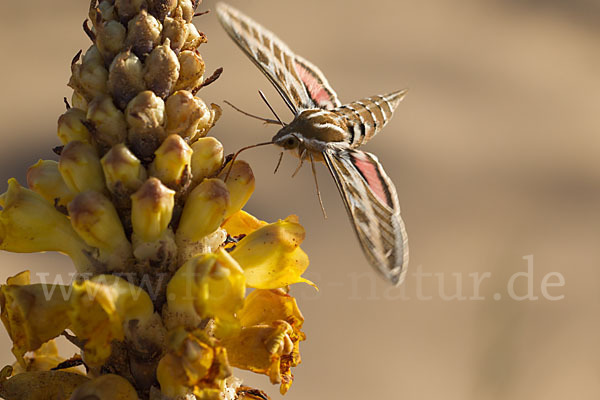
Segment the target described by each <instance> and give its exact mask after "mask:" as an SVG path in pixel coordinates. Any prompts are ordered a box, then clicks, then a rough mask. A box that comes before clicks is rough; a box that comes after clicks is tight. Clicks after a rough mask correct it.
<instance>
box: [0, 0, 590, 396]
mask: <svg viewBox="0 0 600 400" xmlns="http://www.w3.org/2000/svg"><path fill="white" fill-rule="evenodd" d="M232 3H233V4H234V5H237V6H239V7H240V8H241V9H242V10H244V11H245V12H247V13H248V14H249V15H251V16H253V17H254V18H255V19H257V20H258V21H260V22H262V23H263V24H264V25H265V26H267V27H269V28H270V29H271V30H273V31H274V32H276V33H277V34H278V35H279V36H280V37H281V38H282V39H283V40H284V41H286V42H287V43H288V44H289V45H290V47H291V48H293V49H294V50H295V51H297V52H298V53H299V54H301V55H303V56H305V57H306V58H308V59H309V60H311V61H313V62H314V63H315V64H317V65H318V66H320V67H321V69H322V70H323V71H324V72H325V73H326V74H327V76H328V78H329V81H330V82H331V83H332V85H333V86H334V87H335V89H336V90H337V92H338V94H339V96H340V98H341V99H342V100H343V101H351V100H355V99H357V98H360V97H364V96H369V95H374V94H380V93H386V92H388V91H392V90H396V89H399V88H404V87H409V88H410V93H409V95H408V96H407V98H406V99H405V101H404V102H403V103H401V105H400V107H399V108H398V110H397V111H396V114H395V117H394V119H393V121H392V122H391V123H390V124H389V125H388V127H387V128H386V129H385V130H384V132H383V133H381V134H380V135H379V136H378V137H376V138H375V139H374V140H373V141H372V142H371V143H370V144H369V145H368V146H367V147H366V149H367V150H368V151H371V152H374V153H376V154H377V155H378V156H379V157H380V160H381V161H382V162H383V164H384V166H385V168H386V170H387V172H388V173H389V175H390V176H391V177H392V178H393V180H394V181H395V183H396V186H397V189H398V192H399V195H400V202H401V205H402V209H403V216H404V219H405V221H406V225H407V229H408V232H409V239H410V248H411V265H410V272H409V276H408V278H407V281H406V283H405V284H404V285H405V286H404V288H403V289H391V288H390V287H389V286H388V285H387V284H386V283H385V282H384V281H383V280H381V279H380V278H378V277H376V276H375V275H374V273H372V271H371V270H370V267H369V266H368V265H367V263H366V261H365V259H364V258H363V255H362V254H361V251H360V248H359V246H358V244H357V242H356V240H355V238H354V234H353V232H352V230H351V228H350V225H349V222H348V221H347V219H346V214H345V211H344V208H343V207H342V203H341V200H340V199H339V198H338V194H337V191H336V189H335V187H334V184H333V182H332V181H331V179H330V177H329V176H328V173H327V171H326V170H325V168H324V167H323V166H321V168H319V178H320V181H321V188H322V192H323V196H324V201H325V207H326V209H327V212H328V215H329V218H328V219H327V220H323V218H322V216H321V212H320V210H319V206H318V202H317V199H316V196H315V194H314V186H313V182H312V177H311V175H310V169H309V168H308V167H305V169H304V170H303V171H302V172H301V173H300V174H299V176H297V177H296V178H295V179H294V180H291V179H290V175H291V173H292V171H293V170H294V168H295V166H296V161H295V160H294V159H292V158H291V157H290V156H288V157H286V158H285V159H284V162H283V166H282V168H281V170H280V172H279V173H278V174H277V175H275V176H273V174H272V169H273V167H274V165H275V163H276V160H277V155H278V152H277V150H276V149H274V148H262V149H256V150H253V151H249V152H248V153H246V154H245V158H246V159H247V160H249V161H250V162H251V163H252V165H253V167H254V172H255V174H256V177H257V190H256V193H255V195H254V196H253V197H252V199H251V202H250V203H249V206H248V207H247V209H248V210H249V211H250V212H252V213H253V214H255V215H257V216H259V217H261V218H263V219H266V220H275V219H277V218H282V217H285V216H286V215H288V214H290V213H296V214H298V215H299V216H300V218H301V222H302V223H303V224H304V226H305V227H306V230H307V239H306V241H305V243H304V245H303V247H304V249H305V250H306V251H307V252H308V254H309V256H310V257H311V266H310V268H309V271H308V273H307V277H308V278H310V279H313V280H314V281H316V282H317V284H318V285H319V286H320V288H321V291H320V292H319V293H315V292H314V291H313V290H312V289H311V288H309V287H297V288H294V293H295V295H297V297H298V299H299V303H300V307H301V309H302V310H303V312H304V315H305V317H306V323H305V328H306V333H307V336H308V340H307V341H306V342H304V343H303V344H302V346H301V351H302V357H303V363H302V364H301V366H300V367H298V368H297V369H296V371H295V375H296V381H295V382H294V385H293V386H292V389H291V391H290V392H289V394H288V395H287V396H286V398H287V399H289V400H293V399H308V398H315V399H342V398H343V399H371V398H384V399H447V400H454V399H456V400H459V399H460V400H464V399H511V400H520V399H523V400H525V399H527V400H534V399H545V400H549V399H565V398H576V399H581V400H584V399H598V398H599V397H600V345H599V344H598V338H599V334H600V318H599V317H600V288H599V283H600V268H599V267H600V251H599V248H600V164H599V162H598V160H599V155H600V118H598V106H599V104H600V74H599V71H600V51H599V49H600V25H599V24H598V21H599V20H600V3H598V2H597V1H594V0H570V1H566V0H565V1H558V0H556V1H536V0H522V1H499V0H496V1H495V0H462V1H454V2H450V1H444V0H430V1H424V2H415V1H405V0H402V1H370V2H362V1H356V0H347V1H327V2H322V1H314V0H311V1H294V2H292V1H267V0H264V1H254V0H252V1H251V0H245V1H232ZM87 7H88V2H87V1H79V2H75V1H60V2H49V1H39V0H36V1H28V2H17V1H13V2H2V4H1V5H0V37H1V38H2V40H1V41H0V52H1V54H2V63H1V65H0V87H1V88H2V96H1V97H0V121H2V127H3V128H2V139H3V146H2V148H1V150H0V174H1V179H0V180H1V181H2V182H5V181H6V179H8V178H9V177H11V176H16V177H17V178H18V179H19V180H20V181H21V182H24V173H25V170H26V168H27V167H28V166H29V165H31V164H33V163H34V162H35V161H37V160H38V158H54V156H53V154H52V153H51V151H50V149H51V148H52V147H53V146H55V145H57V144H58V139H57V138H56V136H55V128H56V119H57V117H58V116H59V114H60V113H62V112H63V110H64V105H63V102H62V97H63V96H70V93H71V92H70V90H69V89H68V88H67V87H66V82H67V81H68V77H69V62H70V60H71V58H72V57H73V55H74V54H75V53H76V52H77V51H78V50H79V49H80V48H83V49H85V48H87V47H88V45H89V44H88V42H87V39H86V37H85V36H84V34H83V32H82V30H81V22H82V21H83V18H84V16H85V15H86V13H87ZM202 7H203V9H206V8H213V7H214V3H213V2H212V1H208V0H207V1H205V3H204V5H203V6H202ZM34 10H35V11H34ZM32 12H33V14H34V15H33V16H32V15H31V13H32ZM196 25H197V26H198V27H199V29H200V30H202V31H204V32H206V33H207V34H208V37H209V44H207V45H203V46H202V49H201V51H202V55H203V57H204V59H205V61H206V64H207V71H208V72H211V71H212V70H213V69H215V68H217V67H219V66H224V67H225V72H224V74H223V75H222V77H221V79H220V80H219V81H218V83H217V84H214V85H213V86H210V87H208V88H206V89H203V90H202V91H201V93H200V94H201V96H202V97H203V98H204V99H205V100H206V101H209V102H211V101H212V102H217V103H222V100H223V99H227V100H230V101H232V102H234V103H235V104H236V105H238V106H239V107H242V108H244V109H247V110H249V111H252V112H255V113H258V114H263V115H265V116H266V115H267V114H268V113H267V110H266V107H265V106H264V105H263V104H262V103H261V101H260V99H259V97H258V95H257V90H258V89H263V90H265V91H266V93H267V94H268V96H269V98H270V99H271V102H272V103H274V104H277V109H278V110H280V111H281V115H282V116H283V117H285V119H287V120H290V119H291V116H290V114H289V112H287V110H286V109H285V108H284V107H283V105H282V102H281V101H280V100H279V99H278V97H277V96H276V95H275V92H274V91H273V90H272V89H271V88H270V85H269V83H268V82H267V80H266V79H265V78H264V77H263V76H262V75H261V74H260V72H259V71H258V70H257V69H256V68H255V67H254V66H253V65H252V64H251V63H250V62H249V61H248V60H246V59H245V57H244V56H243V54H242V53H241V52H240V51H239V50H238V49H237V48H236V47H235V46H234V44H233V43H232V42H231V41H230V40H229V38H228V37H227V36H226V35H225V33H224V31H223V30H222V29H221V28H220V27H219V26H218V24H217V21H216V18H215V16H214V14H213V15H209V16H204V17H201V18H199V19H197V22H196ZM224 107H225V114H224V116H223V119H222V120H221V122H220V123H219V124H218V125H217V127H216V128H215V129H214V130H213V131H212V134H213V135H215V136H217V137H218V138H219V139H220V140H221V141H223V143H224V144H225V145H226V149H227V150H228V151H229V152H232V151H234V150H235V149H237V148H239V147H241V146H243V145H248V144H252V143H256V142H259V141H264V140H265V139H268V138H270V137H271V136H272V135H273V134H274V132H275V128H274V127H272V126H271V127H264V126H262V125H261V124H260V123H259V122H255V121H253V120H251V119H248V118H245V117H244V116H242V115H240V114H238V113H235V112H233V111H232V110H231V109H229V108H227V107H226V106H224ZM3 185H4V184H3ZM4 190H5V186H3V188H2V191H4ZM528 255H533V262H534V264H533V280H532V283H533V287H534V295H535V296H538V299H537V300H535V301H529V300H525V301H517V300H514V299H511V298H509V296H508V292H507V283H508V282H509V280H510V277H511V276H512V275H513V274H515V273H517V272H524V271H526V270H527V260H525V259H523V257H525V256H528ZM0 263H1V264H0V265H1V276H0V279H1V280H2V281H4V279H5V278H6V277H7V276H9V275H12V274H14V273H16V272H18V271H21V270H23V269H25V268H30V269H31V270H32V271H33V272H34V273H35V272H45V271H49V272H52V273H56V272H63V273H64V272H68V271H70V270H71V269H70V268H71V267H70V264H69V261H68V260H67V259H66V258H63V257H62V256H59V255H54V254H46V255H15V254H7V253H2V254H0ZM419 270H420V271H421V273H422V274H431V273H432V274H438V275H434V276H433V277H431V276H428V275H424V277H423V278H422V282H421V283H422V287H421V288H419V287H418V285H419V282H418V279H417V277H415V276H414V275H413V274H414V273H415V272H417V271H419ZM552 272H555V273H559V274H561V275H562V276H563V277H564V286H562V287H551V288H549V289H548V292H549V294H550V295H551V296H563V295H564V298H562V299H561V300H556V301H551V300H548V299H546V298H544V296H543V294H542V292H541V289H540V286H541V283H542V279H543V277H544V275H546V274H548V273H552ZM474 273H478V274H479V275H480V276H481V275H483V274H484V273H490V274H491V277H489V278H487V279H485V280H483V281H482V284H481V288H480V291H479V300H474V299H469V298H470V297H475V296H476V293H474V291H473V279H472V277H471V276H469V274H474ZM440 277H441V278H440ZM442 278H443V282H441V281H440V279H442ZM458 278H462V294H463V295H464V296H466V297H467V299H465V300H457V299H454V300H448V299H445V298H444V297H443V295H448V296H449V295H452V294H455V293H456V292H457V289H456V280H457V279H458ZM548 279H550V278H548ZM557 279H558V278H556V275H554V278H552V279H550V281H551V282H557ZM517 282H518V284H517V285H516V291H517V293H518V294H523V293H525V292H526V291H527V284H526V283H525V279H524V278H522V279H521V278H519V279H517ZM441 283H443V285H442V284H441ZM419 290H421V291H422V295H423V296H430V297H431V298H430V299H429V300H425V299H424V298H421V299H419V298H418V297H419V296H418V293H419ZM496 294H497V295H496ZM494 295H496V297H494ZM498 295H499V296H500V299H499V300H498ZM423 296H421V297H423ZM0 335H1V338H2V339H1V340H2V349H1V350H0V364H7V363H12V362H13V358H12V356H11V354H10V351H9V347H10V346H9V342H8V338H7V336H6V334H5V332H4V329H2V332H1V333H0ZM245 376H247V382H248V383H250V384H253V385H256V386H258V387H261V388H263V389H266V390H267V392H268V393H269V394H271V395H272V397H273V398H274V399H277V398H279V395H278V394H277V392H278V390H277V388H276V387H272V386H270V385H269V384H268V380H267V378H266V377H264V376H250V374H248V375H245Z"/></svg>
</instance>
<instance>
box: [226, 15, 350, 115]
mask: <svg viewBox="0 0 600 400" xmlns="http://www.w3.org/2000/svg"><path fill="white" fill-rule="evenodd" d="M217 16H218V17H219V21H220V22H221V25H223V28H224V29H225V31H226V32H227V33H228V34H229V36H230V37H231V38H232V39H233V41H234V42H235V43H236V44H237V45H238V46H239V47H240V48H241V49H242V51H243V52H244V53H246V55H247V56H248V57H249V58H250V59H251V60H252V62H254V64H256V66H257V67H258V68H259V69H260V70H261V71H262V72H263V73H264V74H265V75H266V77H267V78H268V79H269V80H270V81H271V83H272V84H273V86H275V88H276V89H277V91H278V92H279V94H280V95H281V97H282V98H283V99H284V101H285V102H286V103H287V105H288V107H290V109H291V110H292V111H293V112H294V113H296V114H298V112H299V111H301V110H304V109H308V108H317V107H318V108H327V109H333V108H335V107H338V106H340V105H341V103H340V101H339V100H338V98H337V95H336V94H335V92H334V91H333V89H332V88H331V86H330V85H329V83H328V82H327V79H326V78H325V76H324V75H323V73H322V72H321V71H320V70H319V69H318V68H317V67H315V66H314V65H313V64H311V63H310V62H308V61H307V60H305V59H304V58H302V57H299V56H297V55H296V54H294V52H293V51H291V50H290V49H289V47H288V46H287V45H286V44H285V43H284V42H282V41H281V40H280V39H279V38H278V37H277V36H275V35H274V34H273V33H272V32H270V31H269V30H267V29H265V28H264V27H262V26H261V25H260V24H258V23H257V22H255V21H254V20H252V19H251V18H249V17H248V16H246V15H244V14H243V13H241V12H240V11H238V10H236V9H235V8H233V7H231V6H229V5H226V4H224V3H219V4H218V5H217Z"/></svg>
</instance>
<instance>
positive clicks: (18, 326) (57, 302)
mask: <svg viewBox="0 0 600 400" xmlns="http://www.w3.org/2000/svg"><path fill="white" fill-rule="evenodd" d="M26 274H27V277H26V281H27V282H26V283H25V282H23V284H11V283H10V279H9V282H8V284H7V285H2V286H0V306H1V308H2V313H1V315H0V317H1V319H2V323H3V324H4V326H5V327H6V330H7V332H8V335H9V336H10V338H11V339H12V341H13V348H12V352H13V354H14V355H15V357H16V358H17V361H19V363H20V364H21V365H22V366H25V365H24V360H23V355H24V354H25V353H26V352H28V351H32V350H36V349H38V348H39V347H40V346H41V345H42V344H44V343H45V342H47V341H48V340H51V339H53V338H55V337H57V336H58V335H60V334H61V333H62V332H63V331H64V330H65V329H66V328H68V326H69V318H68V317H67V311H68V309H69V307H70V305H69V301H68V296H67V294H68V293H69V290H68V287H67V286H62V285H57V286H47V285H45V284H35V285H29V284H28V283H29V282H28V280H29V279H28V276H29V271H27V273H26ZM20 275H23V273H21V274H20Z"/></svg>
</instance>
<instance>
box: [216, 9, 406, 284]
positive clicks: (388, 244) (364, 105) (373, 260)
mask: <svg viewBox="0 0 600 400" xmlns="http://www.w3.org/2000/svg"><path fill="white" fill-rule="evenodd" d="M217 15H218V18H219V20H220V22H221V24H222V25H223V27H224V28H225V31H227V33H228V34H229V36H230V37H231V38H232V39H233V41H234V42H235V43H236V44H237V45H238V46H239V47H240V48H241V49H242V51H243V52H244V53H245V54H246V55H247V56H248V57H249V58H250V59H251V60H252V61H253V62H254V64H255V65H256V66H257V67H258V68H259V69H260V70H261V71H262V72H263V73H264V74H265V75H266V77H267V78H268V79H269V80H270V81H271V83H272V84H273V86H275V88H276V90H277V91H278V92H279V94H280V95H281V97H282V99H283V100H284V102H285V103H286V105H287V106H288V108H289V109H290V110H291V111H292V112H293V114H294V119H293V120H292V121H291V122H290V123H288V124H287V125H286V124H283V123H282V125H283V127H282V128H281V129H280V130H279V131H278V132H277V134H276V135H275V136H274V137H273V139H272V141H271V142H269V143H272V144H275V145H278V146H281V147H282V148H283V149H285V150H291V151H294V152H297V155H298V157H299V158H300V160H301V163H302V161H304V160H310V162H311V164H312V166H313V172H314V161H321V162H324V163H325V165H326V166H327V168H328V169H329V171H330V172H331V175H332V177H333V180H334V181H335V183H336V185H337V188H338V190H339V192H340V194H341V196H342V199H343V201H344V205H345V207H346V210H347V211H348V216H349V217H350V220H351V222H352V226H353V228H354V230H355V232H356V235H357V236H358V240H359V242H360V244H361V246H362V249H363V251H364V253H365V255H366V257H367V259H368V260H369V262H370V264H371V265H373V266H374V267H375V268H376V269H377V271H379V272H380V273H381V274H383V276H384V277H386V278H387V279H388V280H389V281H391V282H392V283H394V284H396V285H398V284H400V283H401V282H402V280H403V279H404V275H405V274H406V266H407V263H408V241H407V235H406V230H405V227H404V222H403V221H402V218H401V217H400V205H399V202H398V196H397V194H396V188H395V187H394V184H393V183H392V181H391V180H390V178H389V177H388V176H387V174H386V173H385V171H384V170H383V167H382V166H381V163H380V162H379V160H378V159H377V157H376V156H375V155H373V154H370V153H367V152H364V151H361V150H359V149H358V148H359V147H360V146H361V145H363V144H365V143H367V142H368V141H369V140H370V139H371V138H372V137H373V136H375V135H376V134H377V133H378V132H380V131H381V129H382V128H383V127H384V126H385V125H386V124H387V123H388V122H389V120H390V119H391V117H392V114H393V112H394V110H395V109H396V107H397V106H398V103H400V101H401V100H402V98H403V97H404V95H405V93H406V90H400V91H396V92H392V93H389V94H387V95H380V96H373V97H368V98H364V99H362V100H358V101H354V102H351V103H347V104H342V103H341V102H340V101H339V100H338V97H337V95H336V93H335V91H334V90H333V89H332V87H331V85H330V84H329V82H328V81H327V79H326V78H325V76H324V75H323V73H322V72H321V71H320V70H319V68H317V67H316V66H315V65H313V64H312V63H310V62H309V61H307V60H306V59H304V58H302V57H300V56H299V55H297V54H295V53H294V52H292V51H291V50H290V49H289V47H288V46H286V45H285V44H284V43H283V42H282V41H281V40H280V39H279V38H278V37H277V36H275V35H274V34H273V33H271V32H270V31H268V30H267V29H265V28H263V27H262V26H261V25H259V24H258V23H256V22H255V21H254V20H252V19H251V18H249V17H247V16H246V15H244V14H242V13H241V12H240V11H238V10H236V9H235V8H233V7H231V6H229V5H226V4H223V3H219V4H218V5H217ZM315 178H316V176H315Z"/></svg>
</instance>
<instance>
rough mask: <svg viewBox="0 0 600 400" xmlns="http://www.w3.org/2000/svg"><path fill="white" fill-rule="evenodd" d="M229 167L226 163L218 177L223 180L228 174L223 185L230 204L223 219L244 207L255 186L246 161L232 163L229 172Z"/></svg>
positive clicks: (229, 164)
mask: <svg viewBox="0 0 600 400" xmlns="http://www.w3.org/2000/svg"><path fill="white" fill-rule="evenodd" d="M230 167H231V163H227V164H226V165H225V167H224V168H223V170H222V171H221V172H220V173H219V176H218V178H219V179H221V180H225V177H227V174H229V176H228V177H227V181H226V182H225V184H226V185H227V189H228V190H229V196H230V198H231V203H230V205H229V208H228V209H227V212H226V213H225V218H229V217H230V216H232V215H233V214H235V213H236V212H238V211H240V210H241V209H242V208H243V207H244V206H245V205H246V203H247V202H248V200H249V199H250V196H252V192H254V184H255V182H254V174H253V173H252V169H251V168H250V165H249V164H248V163H247V162H246V161H242V160H237V161H234V163H233V167H231V171H230Z"/></svg>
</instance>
